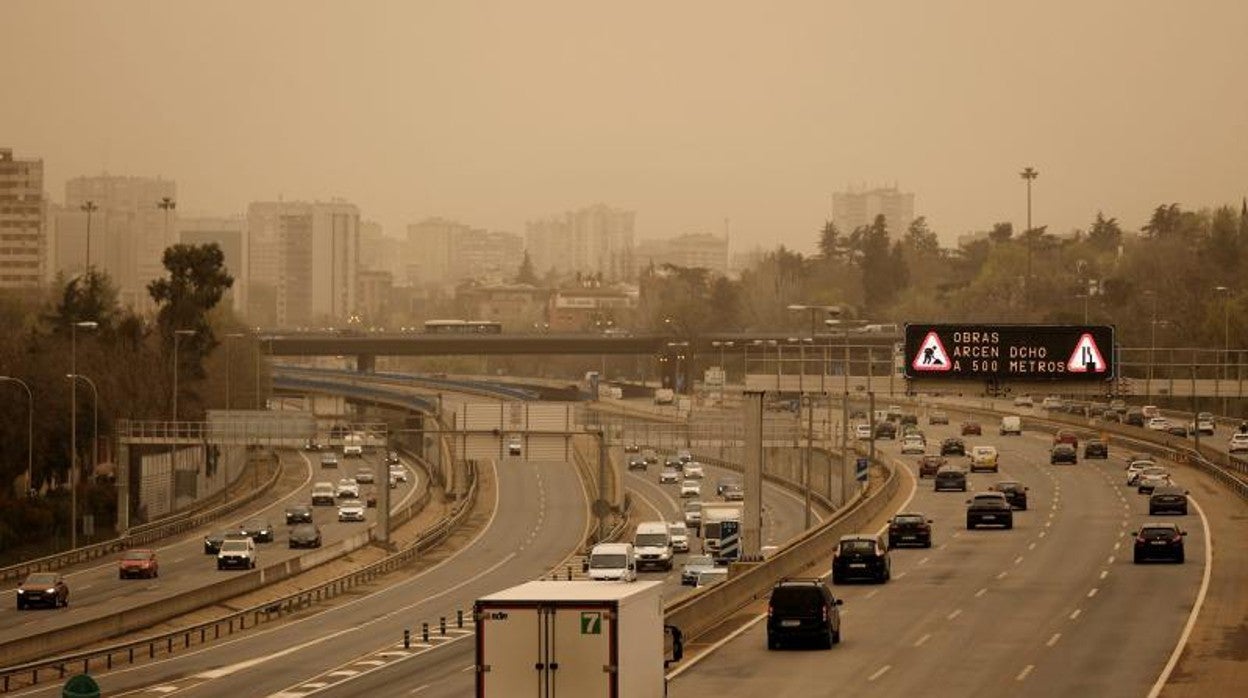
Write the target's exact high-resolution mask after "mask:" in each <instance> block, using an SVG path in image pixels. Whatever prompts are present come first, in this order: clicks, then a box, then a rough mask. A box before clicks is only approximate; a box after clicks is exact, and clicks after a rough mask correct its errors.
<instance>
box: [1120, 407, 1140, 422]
mask: <svg viewBox="0 0 1248 698" xmlns="http://www.w3.org/2000/svg"><path fill="white" fill-rule="evenodd" d="M1122 423H1123V424H1128V425H1130V426H1133V427H1142V426H1144V410H1141V409H1140V408H1138V407H1132V408H1131V409H1129V410H1127V413H1126V415H1124V416H1123V418H1122Z"/></svg>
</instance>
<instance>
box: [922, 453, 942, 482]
mask: <svg viewBox="0 0 1248 698" xmlns="http://www.w3.org/2000/svg"><path fill="white" fill-rule="evenodd" d="M945 463H946V461H945V459H944V458H941V457H940V456H923V457H922V458H920V459H919V479H920V480H922V479H923V478H925V477H936V473H938V472H940V469H941V468H943V467H944V466H945Z"/></svg>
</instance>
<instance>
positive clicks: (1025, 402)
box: [1014, 395, 1032, 407]
mask: <svg viewBox="0 0 1248 698" xmlns="http://www.w3.org/2000/svg"><path fill="white" fill-rule="evenodd" d="M1031 405H1032V403H1031V396H1030V395H1019V396H1018V397H1016V398H1014V406H1015V407H1031Z"/></svg>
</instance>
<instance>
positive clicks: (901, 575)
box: [893, 572, 906, 579]
mask: <svg viewBox="0 0 1248 698" xmlns="http://www.w3.org/2000/svg"><path fill="white" fill-rule="evenodd" d="M905 576H906V573H905V572H898V573H897V574H894V575H893V579H901V578H902V577H905Z"/></svg>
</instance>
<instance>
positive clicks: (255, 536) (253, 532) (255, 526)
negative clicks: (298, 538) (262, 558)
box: [238, 519, 273, 543]
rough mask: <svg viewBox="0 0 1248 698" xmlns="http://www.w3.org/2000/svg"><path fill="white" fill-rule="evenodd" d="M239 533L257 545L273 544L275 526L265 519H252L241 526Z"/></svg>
mask: <svg viewBox="0 0 1248 698" xmlns="http://www.w3.org/2000/svg"><path fill="white" fill-rule="evenodd" d="M238 532H239V533H241V534H243V535H244V536H247V537H249V538H251V539H252V540H254V541H255V542H257V543H272V542H273V524H271V523H269V522H268V521H265V520H264V519H251V520H250V521H248V522H246V523H244V524H243V525H242V526H239V527H238Z"/></svg>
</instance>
